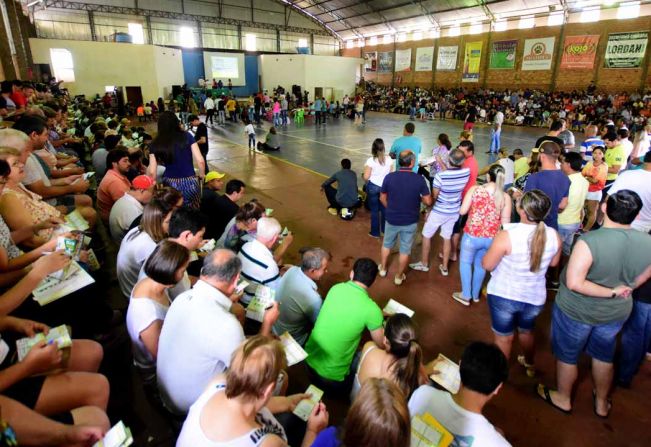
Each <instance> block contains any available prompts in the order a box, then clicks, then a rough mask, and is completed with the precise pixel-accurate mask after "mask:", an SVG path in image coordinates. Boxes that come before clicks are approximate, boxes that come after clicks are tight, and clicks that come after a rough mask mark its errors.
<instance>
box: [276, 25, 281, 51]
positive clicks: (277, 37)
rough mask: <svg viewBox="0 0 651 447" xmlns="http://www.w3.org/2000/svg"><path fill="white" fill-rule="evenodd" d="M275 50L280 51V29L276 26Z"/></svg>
mask: <svg viewBox="0 0 651 447" xmlns="http://www.w3.org/2000/svg"><path fill="white" fill-rule="evenodd" d="M276 52H277V53H280V30H279V29H278V28H276Z"/></svg>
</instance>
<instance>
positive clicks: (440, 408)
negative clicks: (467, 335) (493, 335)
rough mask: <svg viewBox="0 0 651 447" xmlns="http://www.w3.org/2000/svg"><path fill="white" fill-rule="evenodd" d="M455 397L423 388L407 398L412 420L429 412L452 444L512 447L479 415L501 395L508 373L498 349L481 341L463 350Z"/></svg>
mask: <svg viewBox="0 0 651 447" xmlns="http://www.w3.org/2000/svg"><path fill="white" fill-rule="evenodd" d="M459 373H460V375H461V387H460V388H459V392H458V393H457V394H454V395H452V394H450V393H448V392H447V391H443V390H438V389H436V388H434V387H432V386H429V385H422V386H421V387H419V388H418V389H417V390H416V391H414V394H413V395H412V396H411V399H409V413H410V414H411V416H412V417H414V416H417V415H419V416H421V415H424V414H425V413H429V414H431V415H432V416H434V418H435V419H436V420H437V421H439V422H440V423H441V425H443V427H445V428H446V429H447V430H448V431H449V432H450V433H452V435H453V436H454V441H453V444H454V445H464V444H469V443H472V445H473V446H475V445H477V446H490V447H509V446H510V445H511V444H509V442H508V441H507V440H506V439H504V437H503V436H502V435H501V434H500V433H499V432H498V431H497V429H496V428H495V427H494V426H493V425H492V424H491V423H490V422H489V421H488V419H486V418H485V417H484V416H483V415H482V410H483V408H484V406H485V405H486V404H487V403H488V402H489V401H490V400H491V399H492V398H494V397H495V396H497V393H499V392H500V390H501V389H502V384H503V383H504V382H506V379H507V377H508V373H509V367H508V362H507V361H506V357H504V354H503V353H502V351H500V349H499V348H498V347H497V346H495V345H493V344H487V343H483V342H474V343H471V344H470V345H468V346H467V347H466V349H465V350H464V351H463V355H462V356H461V362H459Z"/></svg>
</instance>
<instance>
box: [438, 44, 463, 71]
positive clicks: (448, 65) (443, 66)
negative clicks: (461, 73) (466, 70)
mask: <svg viewBox="0 0 651 447" xmlns="http://www.w3.org/2000/svg"><path fill="white" fill-rule="evenodd" d="M458 55H459V46H458V45H454V46H449V47H439V56H438V59H437V60H436V69H437V70H441V71H444V70H450V71H454V70H456V69H457V57H458Z"/></svg>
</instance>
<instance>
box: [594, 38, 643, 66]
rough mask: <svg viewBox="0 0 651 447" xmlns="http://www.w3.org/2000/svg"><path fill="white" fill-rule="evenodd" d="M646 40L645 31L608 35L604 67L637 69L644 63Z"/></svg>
mask: <svg viewBox="0 0 651 447" xmlns="http://www.w3.org/2000/svg"><path fill="white" fill-rule="evenodd" d="M648 40H649V33H648V32H646V31H640V32H634V33H614V34H608V45H607V46H606V57H605V58H604V67H606V68H638V67H639V66H641V65H642V62H643V61H644V54H645V53H646V47H647V42H648Z"/></svg>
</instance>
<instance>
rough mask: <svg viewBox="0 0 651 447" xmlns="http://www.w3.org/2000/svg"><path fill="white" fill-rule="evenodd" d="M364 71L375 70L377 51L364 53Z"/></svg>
mask: <svg viewBox="0 0 651 447" xmlns="http://www.w3.org/2000/svg"><path fill="white" fill-rule="evenodd" d="M364 71H366V72H373V71H377V51H371V52H369V53H364Z"/></svg>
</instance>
